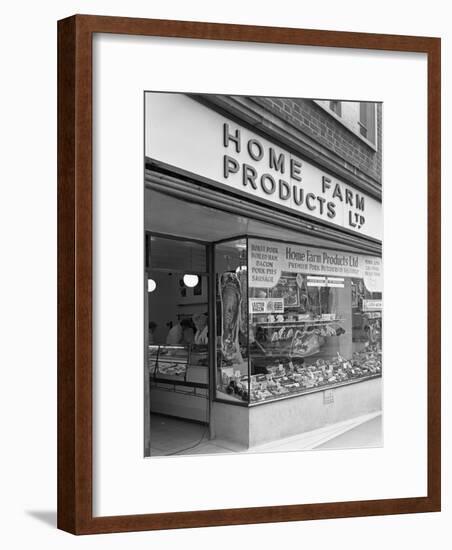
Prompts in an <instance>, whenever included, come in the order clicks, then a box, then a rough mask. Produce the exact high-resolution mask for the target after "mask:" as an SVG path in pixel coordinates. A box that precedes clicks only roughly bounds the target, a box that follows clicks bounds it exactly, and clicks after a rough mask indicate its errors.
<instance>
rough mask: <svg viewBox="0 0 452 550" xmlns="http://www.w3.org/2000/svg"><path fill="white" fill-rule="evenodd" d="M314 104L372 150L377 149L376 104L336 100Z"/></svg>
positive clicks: (318, 101) (320, 101)
mask: <svg viewBox="0 0 452 550" xmlns="http://www.w3.org/2000/svg"><path fill="white" fill-rule="evenodd" d="M315 102H316V103H317V105H319V106H320V107H322V109H324V110H325V111H327V112H328V113H329V114H330V115H332V116H333V117H334V118H335V119H336V120H337V121H338V122H340V123H341V124H342V125H343V126H345V127H346V128H347V129H348V130H351V131H352V132H353V133H354V134H355V135H356V136H358V137H360V138H361V139H362V140H363V141H364V142H366V143H367V144H368V145H370V147H372V149H377V135H376V126H377V124H376V120H377V103H374V102H365V101H338V100H329V101H323V100H316V101H315Z"/></svg>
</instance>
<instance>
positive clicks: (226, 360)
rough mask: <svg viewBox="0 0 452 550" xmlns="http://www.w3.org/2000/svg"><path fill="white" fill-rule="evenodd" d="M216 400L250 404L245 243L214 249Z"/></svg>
mask: <svg viewBox="0 0 452 550" xmlns="http://www.w3.org/2000/svg"><path fill="white" fill-rule="evenodd" d="M215 286H216V330H217V335H216V336H217V343H216V377H215V378H216V397H217V398H219V399H225V400H227V401H232V402H235V403H247V402H248V401H249V372H248V368H249V365H248V273H247V240H246V239H235V240H231V241H227V242H223V243H219V244H217V245H216V246H215Z"/></svg>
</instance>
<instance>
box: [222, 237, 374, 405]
mask: <svg viewBox="0 0 452 550" xmlns="http://www.w3.org/2000/svg"><path fill="white" fill-rule="evenodd" d="M245 249H246V252H245V253H244V251H245ZM215 259H216V279H217V283H216V284H217V373H216V387H217V394H216V395H217V398H222V399H228V400H229V401H233V402H237V401H241V402H243V401H245V402H246V401H249V403H251V404H256V403H259V402H265V401H269V400H275V399H280V398H285V397H289V396H291V395H294V394H299V393H306V392H312V391H318V390H322V389H325V388H331V387H334V386H337V385H343V384H347V383H353V382H357V381H360V380H365V379H368V378H372V377H378V376H380V375H381V369H382V365H381V345H382V341H381V334H382V317H381V298H382V294H381V291H380V286H381V260H380V259H379V258H372V257H369V256H361V255H359V254H350V253H345V252H340V251H334V250H330V249H316V248H313V247H303V246H300V245H291V244H287V243H282V242H279V241H278V242H277V241H268V240H261V239H251V238H249V239H246V240H240V241H231V242H228V243H223V244H221V245H218V246H217V247H216V252H215ZM355 273H358V274H360V277H353V276H352V275H353V274H355ZM247 298H248V299H247ZM246 320H248V322H246Z"/></svg>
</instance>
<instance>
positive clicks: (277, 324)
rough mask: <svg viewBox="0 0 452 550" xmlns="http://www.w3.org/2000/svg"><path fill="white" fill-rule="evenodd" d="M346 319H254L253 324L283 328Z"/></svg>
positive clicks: (325, 323) (327, 323) (329, 322)
mask: <svg viewBox="0 0 452 550" xmlns="http://www.w3.org/2000/svg"><path fill="white" fill-rule="evenodd" d="M344 321H345V319H330V320H327V319H304V320H303V321H280V322H276V321H275V322H274V323H269V322H259V321H252V322H251V324H252V325H258V326H260V327H263V328H282V327H285V328H291V327H292V328H295V327H300V326H303V325H309V326H312V325H319V326H321V325H330V324H332V323H343V322H344Z"/></svg>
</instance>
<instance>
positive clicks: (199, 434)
mask: <svg viewBox="0 0 452 550" xmlns="http://www.w3.org/2000/svg"><path fill="white" fill-rule="evenodd" d="M381 446H383V426H382V415H381V412H377V413H372V414H367V415H363V416H359V417H357V418H353V419H350V420H346V421H343V422H338V423H336V424H330V425H329V426H325V427H323V428H319V429H317V430H312V431H310V432H305V433H303V434H299V435H296V436H292V437H289V438H284V439H280V440H277V441H272V442H271V443H266V444H263V445H258V446H255V447H253V448H251V449H247V448H245V447H243V446H240V445H237V444H235V443H232V442H230V441H225V440H220V439H209V429H208V427H207V426H205V425H202V424H197V423H194V422H188V421H185V420H180V419H176V418H170V417H165V416H160V415H152V417H151V457H158V456H160V457H161V456H176V455H195V454H196V455H198V454H202V455H212V454H228V453H239V452H240V453H263V452H278V451H279V452H287V451H302V450H312V449H322V450H326V449H353V448H354V449H357V448H372V447H381Z"/></svg>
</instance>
